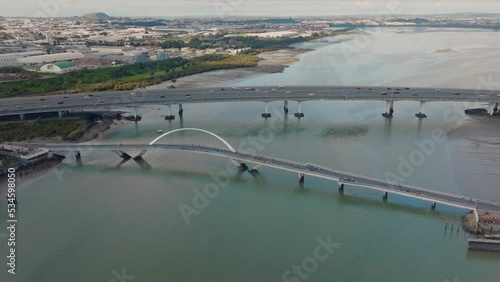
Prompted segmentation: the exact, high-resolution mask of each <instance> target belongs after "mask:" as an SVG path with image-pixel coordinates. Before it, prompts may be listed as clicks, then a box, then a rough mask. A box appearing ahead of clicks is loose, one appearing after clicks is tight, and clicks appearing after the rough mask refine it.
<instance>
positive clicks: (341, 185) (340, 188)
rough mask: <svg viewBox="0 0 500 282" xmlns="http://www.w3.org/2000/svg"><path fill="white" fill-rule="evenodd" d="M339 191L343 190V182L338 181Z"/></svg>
mask: <svg viewBox="0 0 500 282" xmlns="http://www.w3.org/2000/svg"><path fill="white" fill-rule="evenodd" d="M339 192H341V193H342V192H344V183H340V185H339Z"/></svg>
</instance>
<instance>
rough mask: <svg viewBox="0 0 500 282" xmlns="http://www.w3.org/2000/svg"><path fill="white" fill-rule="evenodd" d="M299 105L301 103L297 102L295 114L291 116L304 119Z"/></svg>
mask: <svg viewBox="0 0 500 282" xmlns="http://www.w3.org/2000/svg"><path fill="white" fill-rule="evenodd" d="M300 103H301V101H298V102H297V112H296V113H294V114H293V115H294V116H295V117H296V118H302V117H304V114H303V113H302V108H301V105H300Z"/></svg>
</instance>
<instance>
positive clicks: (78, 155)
mask: <svg viewBox="0 0 500 282" xmlns="http://www.w3.org/2000/svg"><path fill="white" fill-rule="evenodd" d="M75 159H76V164H77V165H79V166H81V165H82V154H81V153H80V151H76V152H75Z"/></svg>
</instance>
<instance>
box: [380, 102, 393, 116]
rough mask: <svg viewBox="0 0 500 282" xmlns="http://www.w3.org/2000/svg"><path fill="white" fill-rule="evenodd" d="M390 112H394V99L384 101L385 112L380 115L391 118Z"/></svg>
mask: <svg viewBox="0 0 500 282" xmlns="http://www.w3.org/2000/svg"><path fill="white" fill-rule="evenodd" d="M392 113H394V101H385V113H383V114H382V116H383V117H386V118H391V117H392Z"/></svg>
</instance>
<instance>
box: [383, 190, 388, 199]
mask: <svg viewBox="0 0 500 282" xmlns="http://www.w3.org/2000/svg"><path fill="white" fill-rule="evenodd" d="M387 195H388V193H387V191H384V193H382V199H384V200H387Z"/></svg>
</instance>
